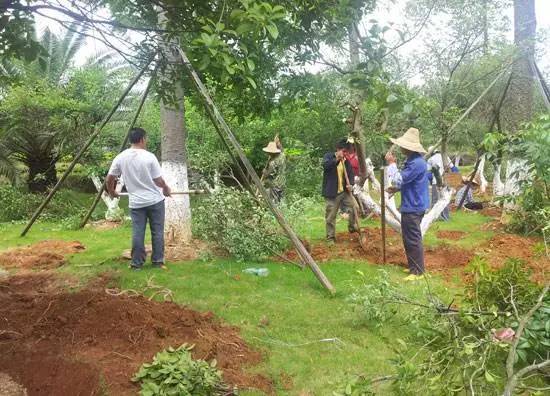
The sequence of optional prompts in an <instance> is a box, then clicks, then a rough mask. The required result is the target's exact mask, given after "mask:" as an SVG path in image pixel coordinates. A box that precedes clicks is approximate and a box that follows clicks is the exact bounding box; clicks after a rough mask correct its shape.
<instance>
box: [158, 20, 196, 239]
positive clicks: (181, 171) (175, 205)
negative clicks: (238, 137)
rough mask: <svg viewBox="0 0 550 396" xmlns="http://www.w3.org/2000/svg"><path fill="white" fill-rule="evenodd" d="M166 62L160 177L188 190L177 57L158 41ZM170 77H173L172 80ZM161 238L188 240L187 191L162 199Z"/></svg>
mask: <svg viewBox="0 0 550 396" xmlns="http://www.w3.org/2000/svg"><path fill="white" fill-rule="evenodd" d="M165 24H166V15H165V13H164V12H159V25H160V26H163V25H165ZM160 45H161V47H162V49H163V54H164V56H166V58H167V59H166V61H167V62H168V65H167V67H166V75H165V76H161V78H163V79H165V80H167V81H168V82H169V83H171V84H174V91H173V93H174V101H173V102H166V100H164V99H163V100H161V103H160V126H161V158H162V161H161V166H162V172H163V177H164V180H165V181H166V183H167V184H168V186H170V188H171V189H172V191H188V190H189V181H188V177H187V146H186V140H187V131H186V128H185V96H184V91H183V86H182V83H181V81H178V80H177V77H176V76H179V73H177V70H175V69H176V66H175V65H177V64H178V63H179V62H180V60H179V57H178V55H177V54H176V53H175V52H174V50H173V49H172V48H170V46H168V45H166V44H165V43H163V42H161V43H160ZM174 79H176V80H175V81H174ZM164 234H165V240H166V242H167V243H170V244H180V243H188V242H190V241H191V237H192V235H191V205H190V201H189V195H188V194H178V195H174V196H173V198H167V199H166V216H165V228H164Z"/></svg>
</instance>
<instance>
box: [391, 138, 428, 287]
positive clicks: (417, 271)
mask: <svg viewBox="0 0 550 396" xmlns="http://www.w3.org/2000/svg"><path fill="white" fill-rule="evenodd" d="M390 140H391V141H392V143H394V144H396V145H397V146H399V147H400V148H401V150H402V151H403V154H405V155H406V157H407V160H406V161H405V163H404V165H403V168H402V169H401V170H400V171H399V173H398V174H397V176H396V177H395V179H394V183H393V185H392V186H391V187H389V188H388V189H387V191H388V192H389V193H395V192H397V191H401V233H402V236H403V245H404V246H405V253H406V255H407V263H408V266H409V272H410V275H409V276H408V277H406V278H405V279H406V280H417V279H421V278H422V276H423V274H424V246H423V244H422V232H421V229H420V224H421V223H422V219H423V218H424V213H425V212H426V210H427V209H428V208H429V207H430V198H429V182H428V168H427V164H426V160H424V157H423V156H422V153H426V150H425V149H424V147H422V144H421V143H420V137H419V132H418V129H416V128H409V129H408V130H407V132H405V134H404V135H403V136H401V137H400V138H398V139H392V138H390Z"/></svg>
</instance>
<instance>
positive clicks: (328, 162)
mask: <svg viewBox="0 0 550 396" xmlns="http://www.w3.org/2000/svg"><path fill="white" fill-rule="evenodd" d="M344 165H345V167H346V172H347V174H348V178H349V183H350V184H351V185H353V180H354V177H355V176H354V174H353V168H352V167H351V164H350V163H349V161H344ZM337 166H338V161H336V156H335V155H334V153H326V154H325V156H324V157H323V186H322V190H321V194H322V195H323V197H325V198H334V197H336V196H337V195H338V174H337V171H336V167H337ZM345 184H346V182H345V181H344V189H345ZM344 191H345V190H344Z"/></svg>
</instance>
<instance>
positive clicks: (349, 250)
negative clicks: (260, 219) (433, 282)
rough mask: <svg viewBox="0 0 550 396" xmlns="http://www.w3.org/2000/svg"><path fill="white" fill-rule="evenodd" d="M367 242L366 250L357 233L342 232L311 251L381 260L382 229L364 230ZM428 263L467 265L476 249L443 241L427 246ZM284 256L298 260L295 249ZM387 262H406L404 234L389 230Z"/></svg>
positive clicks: (322, 257)
mask: <svg viewBox="0 0 550 396" xmlns="http://www.w3.org/2000/svg"><path fill="white" fill-rule="evenodd" d="M363 234H364V235H365V237H366V238H365V239H366V243H365V248H366V249H365V250H363V248H361V245H360V244H359V238H358V236H357V234H352V235H350V234H348V233H341V234H338V235H337V237H336V240H337V242H336V244H334V245H327V244H326V243H319V244H316V245H313V246H312V247H311V255H312V256H313V258H314V259H315V260H317V261H319V262H325V261H329V260H338V259H344V260H366V261H369V262H371V263H375V264H381V263H382V261H383V260H382V237H381V234H380V230H379V229H371V228H365V229H364V230H363ZM424 254H425V263H426V268H427V270H428V271H439V270H444V269H448V268H455V267H464V266H465V265H466V264H468V262H469V261H470V260H471V259H472V258H473V253H471V252H469V251H466V250H464V249H460V248H458V247H454V246H449V245H440V246H437V247H434V248H426V249H425V252H424ZM285 257H286V258H288V259H290V260H297V254H296V252H295V251H294V250H291V251H288V252H286V254H285ZM386 263H388V264H394V265H401V266H403V267H406V266H407V258H406V257H405V251H404V250H403V244H402V242H401V236H400V235H399V234H397V233H396V232H395V231H393V230H387V238H386Z"/></svg>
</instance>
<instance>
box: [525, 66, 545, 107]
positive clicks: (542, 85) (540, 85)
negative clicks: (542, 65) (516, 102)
mask: <svg viewBox="0 0 550 396" xmlns="http://www.w3.org/2000/svg"><path fill="white" fill-rule="evenodd" d="M530 64H531V69H532V70H533V74H534V75H535V79H536V80H537V81H536V84H537V87H538V89H539V91H540V93H541V95H542V100H543V101H544V105H545V106H546V109H547V110H550V92H549V91H548V86H547V85H546V81H544V76H543V75H542V73H541V71H540V69H539V68H538V66H537V64H536V63H535V61H534V60H531V62H530Z"/></svg>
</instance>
